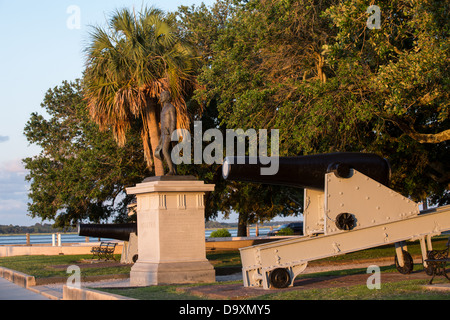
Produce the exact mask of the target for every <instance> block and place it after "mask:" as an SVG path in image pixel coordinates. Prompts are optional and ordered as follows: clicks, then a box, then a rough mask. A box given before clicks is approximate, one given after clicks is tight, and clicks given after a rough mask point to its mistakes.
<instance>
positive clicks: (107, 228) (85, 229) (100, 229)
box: [78, 223, 137, 241]
mask: <svg viewBox="0 0 450 320" xmlns="http://www.w3.org/2000/svg"><path fill="white" fill-rule="evenodd" d="M131 233H136V234H137V224H136V223H119V224H79V225H78V235H80V236H85V237H98V238H107V239H116V240H122V241H129V239H130V234H131Z"/></svg>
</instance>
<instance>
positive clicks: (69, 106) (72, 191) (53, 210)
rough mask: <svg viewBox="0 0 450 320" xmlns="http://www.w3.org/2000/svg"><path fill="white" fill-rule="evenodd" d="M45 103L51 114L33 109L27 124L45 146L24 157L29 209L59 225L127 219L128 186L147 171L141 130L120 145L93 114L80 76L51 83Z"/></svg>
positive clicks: (29, 134) (28, 130)
mask: <svg viewBox="0 0 450 320" xmlns="http://www.w3.org/2000/svg"><path fill="white" fill-rule="evenodd" d="M41 107H42V108H43V109H44V110H45V111H46V113H47V114H48V115H49V116H50V118H49V119H46V118H45V117H44V116H42V115H40V114H38V113H37V112H35V113H33V114H32V115H31V118H30V120H29V121H28V123H27V124H26V127H25V129H24V132H25V135H26V137H27V139H28V141H29V142H30V143H34V144H36V145H38V146H40V147H41V148H42V151H41V153H40V154H39V155H37V156H35V157H33V158H26V159H24V160H23V161H24V163H25V168H26V169H27V170H29V174H28V175H27V177H26V179H27V180H28V181H30V182H31V187H30V192H29V198H30V200H31V202H30V203H29V204H28V211H29V215H30V216H31V217H33V218H34V217H40V218H41V219H42V220H48V221H54V222H55V224H54V226H55V227H68V226H70V225H75V224H76V223H77V222H80V221H83V220H85V221H92V222H100V221H106V220H107V219H110V218H115V219H116V220H118V221H123V220H125V219H126V218H127V205H128V204H129V203H130V201H131V198H130V197H128V196H126V194H125V192H124V188H125V187H126V186H133V185H134V184H136V183H137V182H140V181H142V178H143V177H144V176H145V175H148V174H149V171H148V170H147V169H146V163H145V160H144V155H143V150H142V145H141V141H140V138H139V135H138V134H137V133H136V132H130V133H129V134H128V136H127V138H128V139H127V143H126V144H125V145H124V146H123V147H119V146H118V145H117V143H116V142H115V140H114V138H113V134H112V132H111V130H107V131H103V132H101V131H100V130H99V128H98V126H97V125H96V124H95V123H94V122H93V121H92V120H91V119H90V117H89V114H88V110H87V107H86V103H85V101H84V100H83V94H82V90H81V82H80V81H75V82H71V83H69V82H66V81H64V82H63V83H62V84H61V85H60V86H58V87H55V88H53V89H49V90H48V91H47V93H46V95H45V98H44V101H43V103H42V104H41Z"/></svg>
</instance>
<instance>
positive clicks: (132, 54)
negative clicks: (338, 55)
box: [84, 8, 198, 176]
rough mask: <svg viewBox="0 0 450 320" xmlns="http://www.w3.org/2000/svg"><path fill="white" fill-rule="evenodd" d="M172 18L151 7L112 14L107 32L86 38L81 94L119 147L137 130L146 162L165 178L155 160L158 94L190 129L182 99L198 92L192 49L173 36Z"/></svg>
mask: <svg viewBox="0 0 450 320" xmlns="http://www.w3.org/2000/svg"><path fill="white" fill-rule="evenodd" d="M175 23H176V21H175V17H174V16H173V15H170V14H164V13H163V12H162V11H161V10H159V9H155V8H145V9H143V10H142V11H141V12H140V13H139V14H137V15H136V14H135V13H134V10H133V12H130V11H129V10H128V9H121V10H117V11H115V12H114V14H113V15H112V17H111V19H110V20H109V26H108V28H107V29H103V28H101V27H94V30H93V32H92V33H91V34H90V36H91V42H90V44H89V45H88V47H87V49H86V52H87V63H86V70H85V74H84V80H85V81H84V83H85V85H84V92H85V96H86V99H87V102H88V107H89V111H90V115H91V117H92V119H93V120H94V121H95V122H96V123H97V124H98V125H99V127H100V129H101V130H106V129H109V128H111V129H112V131H113V133H114V137H115V139H116V141H117V143H118V144H119V145H121V146H123V145H124V143H125V141H126V133H127V131H128V130H129V129H130V127H131V126H133V125H136V124H138V125H139V126H140V130H141V131H140V132H141V138H142V143H143V149H144V153H145V159H146V161H147V165H148V166H149V168H150V169H151V168H152V166H153V165H154V167H155V168H154V170H155V175H157V176H159V175H164V169H163V164H162V162H161V161H160V160H159V159H157V158H155V157H154V154H155V152H154V151H155V148H156V147H157V145H158V143H159V138H160V129H159V113H160V110H161V107H160V104H159V99H158V97H159V95H160V93H161V92H162V91H165V90H168V91H169V92H170V93H171V95H172V104H173V105H174V106H175V108H176V109H177V122H178V127H179V128H189V118H188V115H187V108H186V100H185V99H187V97H189V95H190V94H192V92H193V91H194V89H195V87H196V81H195V76H194V71H195V69H196V67H197V61H198V60H197V57H196V55H195V53H194V50H193V49H192V48H191V47H190V46H189V45H188V44H187V43H186V41H184V40H183V39H182V38H181V37H180V36H177V34H176V33H175V31H176V29H175Z"/></svg>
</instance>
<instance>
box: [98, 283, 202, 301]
mask: <svg viewBox="0 0 450 320" xmlns="http://www.w3.org/2000/svg"><path fill="white" fill-rule="evenodd" d="M178 287H180V286H179V285H178V286H173V285H170V286H153V287H142V288H117V289H105V288H95V289H96V290H100V291H104V292H108V293H113V294H118V295H121V296H125V297H128V298H133V299H138V300H205V298H201V297H197V296H194V295H190V294H187V293H184V292H182V291H177V288H178Z"/></svg>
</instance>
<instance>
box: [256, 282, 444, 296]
mask: <svg viewBox="0 0 450 320" xmlns="http://www.w3.org/2000/svg"><path fill="white" fill-rule="evenodd" d="M427 283H428V280H408V281H399V282H391V283H382V284H381V289H372V290H370V289H368V288H367V286H366V285H357V286H350V287H342V288H326V289H308V290H293V291H284V292H279V293H274V294H267V295H261V296H259V297H257V298H256V299H257V300H449V299H450V292H437V291H428V290H425V289H424V288H423V285H425V284H427ZM436 283H439V281H436Z"/></svg>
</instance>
